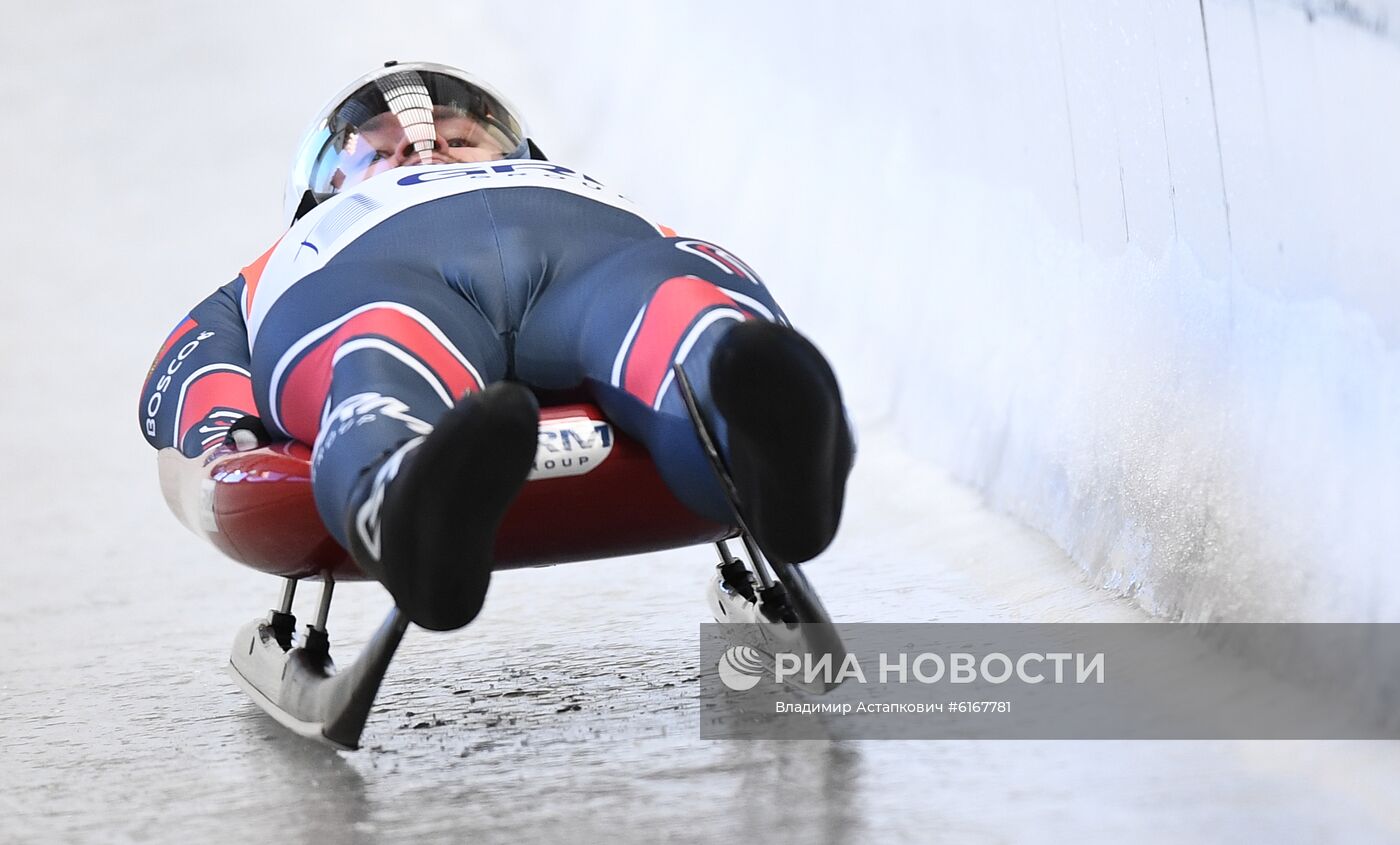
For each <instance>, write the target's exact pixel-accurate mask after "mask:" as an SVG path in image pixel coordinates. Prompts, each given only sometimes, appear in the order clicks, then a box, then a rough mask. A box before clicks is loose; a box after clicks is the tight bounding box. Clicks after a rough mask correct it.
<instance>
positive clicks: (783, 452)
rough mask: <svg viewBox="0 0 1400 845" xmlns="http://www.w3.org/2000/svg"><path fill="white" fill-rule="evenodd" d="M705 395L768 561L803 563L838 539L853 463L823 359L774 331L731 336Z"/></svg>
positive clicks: (744, 329)
mask: <svg viewBox="0 0 1400 845" xmlns="http://www.w3.org/2000/svg"><path fill="white" fill-rule="evenodd" d="M710 396H711V398H712V399H713V401H714V405H715V409H716V410H717V411H719V413H720V415H721V416H723V417H724V421H725V423H726V424H727V426H728V446H729V464H730V466H729V469H730V472H731V474H732V475H733V477H734V486H735V488H736V489H737V492H738V495H739V505H740V509H741V510H742V511H743V513H744V517H745V521H746V522H748V525H749V529H750V530H751V531H753V534H754V539H755V540H757V541H758V545H759V548H761V549H763V552H764V553H765V554H766V555H768V556H769V557H772V558H775V559H777V560H781V561H785V562H788V563H801V562H802V561H805V560H810V559H811V558H814V557H816V556H817V555H818V554H821V552H822V550H824V549H825V548H826V547H827V546H828V545H830V543H831V540H832V538H833V537H834V536H835V535H836V527H837V524H838V523H839V522H840V520H841V506H842V503H843V501H844V499H845V492H846V477H847V476H848V475H849V474H850V470H851V462H852V459H853V457H854V453H853V448H854V446H853V443H852V440H851V432H850V429H849V427H848V426H847V423H846V415H845V411H844V408H843V407H842V405H841V391H840V389H839V387H838V386H837V384H836V376H835V375H834V374H833V373H832V372H831V367H830V365H828V364H827V362H826V359H825V358H823V357H822V354H821V353H820V352H818V351H817V348H816V347H815V346H813V345H812V344H811V342H810V341H808V340H807V339H806V338H804V337H803V336H802V335H800V334H798V333H797V332H796V331H794V330H793V329H791V328H789V327H787V326H783V325H780V324H777V323H766V322H760V321H750V322H746V323H741V324H739V325H737V326H735V327H734V328H733V329H730V330H729V332H728V333H727V334H726V335H725V336H724V337H723V338H722V339H721V340H720V342H719V344H718V346H717V347H716V349H715V353H714V356H713V357H712V358H711V359H710Z"/></svg>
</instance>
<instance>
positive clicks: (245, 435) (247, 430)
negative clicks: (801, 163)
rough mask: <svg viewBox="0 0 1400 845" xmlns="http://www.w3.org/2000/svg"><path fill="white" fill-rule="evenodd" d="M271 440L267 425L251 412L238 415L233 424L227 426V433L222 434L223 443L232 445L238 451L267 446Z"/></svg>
mask: <svg viewBox="0 0 1400 845" xmlns="http://www.w3.org/2000/svg"><path fill="white" fill-rule="evenodd" d="M271 442H272V435H270V434H268V432H267V426H265V425H263V421H262V420H261V419H260V418H258V417H256V416H254V415H253V414H248V415H247V416H245V417H239V418H238V420H236V421H235V422H234V424H233V425H231V426H229V427H228V433H227V434H225V435H224V445H226V446H232V447H233V448H234V449H235V450H236V451H239V452H247V451H250V450H252V449H257V448H259V447H261V446H267V445H268V444H270V443H271Z"/></svg>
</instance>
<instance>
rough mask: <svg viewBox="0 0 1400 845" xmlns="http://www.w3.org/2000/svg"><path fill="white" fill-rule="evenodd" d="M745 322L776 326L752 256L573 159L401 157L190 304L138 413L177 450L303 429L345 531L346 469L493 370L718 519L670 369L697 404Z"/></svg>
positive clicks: (361, 465)
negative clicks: (441, 161) (640, 455)
mask: <svg viewBox="0 0 1400 845" xmlns="http://www.w3.org/2000/svg"><path fill="white" fill-rule="evenodd" d="M755 319H758V320H770V321H780V322H786V319H785V317H784V316H783V314H782V312H781V310H780V309H779V307H778V305H777V304H776V303H775V302H774V301H773V298H772V296H771V295H770V294H769V293H768V291H767V289H766V288H765V287H764V285H763V284H762V282H760V281H759V279H758V277H757V276H756V275H755V274H754V272H753V271H752V270H751V269H749V267H748V266H747V265H746V264H744V262H742V261H740V260H739V259H737V258H735V257H734V256H733V255H731V254H730V253H729V252H727V251H725V250H724V249H722V248H721V247H718V246H715V245H714V244H711V243H708V242H705V241H700V240H694V239H690V238H681V237H676V236H675V233H674V232H672V231H670V230H669V229H667V228H665V227H664V226H660V225H658V224H657V223H655V222H653V221H652V220H650V219H649V218H648V217H646V216H645V215H644V214H643V213H642V212H640V211H639V210H638V209H637V208H635V207H634V206H633V204H632V203H631V202H630V201H628V200H626V199H625V198H623V197H622V196H620V195H618V194H617V193H615V192H613V191H611V190H609V189H607V188H605V187H604V186H603V185H601V184H599V183H598V182H597V181H595V180H593V179H591V178H589V177H587V176H585V175H583V174H581V173H579V172H577V171H574V170H571V169H569V168H566V167H561V166H559V165H557V164H554V163H551V162H544V161H496V162H486V163H478V164H447V165H426V166H417V167H405V168H399V169H397V170H392V171H388V172H386V173H382V174H379V175H378V176H375V177H374V178H372V179H370V180H368V181H366V182H364V183H363V184H362V185H360V186H357V187H356V189H354V190H352V191H347V192H345V193H342V194H338V195H336V196H334V197H332V198H331V199H329V200H328V201H326V202H324V203H322V204H321V205H319V206H317V207H316V208H314V209H313V210H311V211H310V212H309V213H307V214H306V215H305V216H304V217H302V218H301V219H300V220H299V221H297V222H296V223H295V224H294V225H293V226H292V227H291V229H290V230H289V231H288V232H287V233H286V234H285V235H284V236H283V237H282V238H281V239H280V240H279V241H278V242H277V244H275V245H274V246H273V247H272V248H271V249H270V250H268V252H267V253H266V254H264V255H263V256H262V257H261V258H259V259H258V260H257V261H256V262H254V263H253V264H252V265H250V266H249V267H247V268H245V269H244V270H243V272H242V273H241V274H239V276H238V278H236V279H235V280H234V281H232V282H230V283H229V284H227V285H224V286H223V287H221V288H219V289H218V290H217V291H216V292H215V293H214V294H212V295H211V296H209V297H208V298H207V299H205V300H204V301H203V302H201V303H200V304H199V305H197V306H195V308H194V309H193V310H192V311H191V312H190V313H189V316H188V317H186V318H185V319H184V320H183V322H181V323H180V324H179V325H178V326H177V327H176V328H175V330H174V331H173V332H172V333H171V334H170V336H169V337H168V338H167V340H166V341H165V344H164V346H163V347H162V348H161V350H160V352H159V354H158V355H157V358H156V361H155V364H154V365H153V367H152V370H151V372H150V374H149V376H148V377H147V380H146V385H145V388H144V390H143V393H142V396H141V408H140V419H141V426H142V430H143V432H144V434H145V436H146V439H147V440H148V441H149V442H150V443H151V445H153V446H156V447H158V448H160V447H175V448H177V449H179V450H180V451H181V452H183V453H184V454H185V455H187V456H196V455H199V454H200V453H202V452H203V451H204V450H207V449H209V448H211V447H213V446H216V445H218V444H219V443H220V442H222V440H223V438H224V435H225V433H226V431H227V429H228V427H229V425H230V424H231V423H233V422H234V421H235V420H237V419H238V418H240V417H242V416H244V415H249V414H256V415H257V416H259V417H260V418H261V419H262V421H263V423H264V424H265V425H266V427H267V429H268V430H269V431H270V432H271V433H272V434H273V435H274V436H277V437H286V438H290V439H295V440H300V441H302V442H305V443H308V444H312V445H313V447H314V448H313V457H312V466H313V475H312V478H313V489H314V492H315V497H316V504H317V507H318V509H319V511H320V513H321V516H322V519H323V520H324V521H325V523H326V526H327V528H328V529H329V530H330V532H331V533H332V535H333V536H335V537H336V539H337V540H339V541H340V542H341V543H342V544H346V540H347V538H346V536H345V531H346V525H347V519H346V515H347V513H348V512H349V511H350V509H351V507H352V506H353V505H354V503H353V502H351V497H352V495H353V490H354V489H355V485H356V482H357V480H358V479H359V478H360V477H361V475H362V474H363V473H364V472H365V470H366V469H367V468H369V467H372V466H373V465H375V464H376V462H377V461H379V460H381V459H382V458H383V457H384V456H385V455H387V454H390V453H392V452H393V451H394V450H395V449H396V448H398V447H399V446H400V445H401V444H403V443H404V442H406V441H407V440H408V439H410V438H412V437H414V436H417V435H419V434H424V433H426V432H427V431H429V430H431V427H432V425H433V423H434V422H435V420H437V419H438V417H439V416H440V415H441V414H442V413H443V412H444V411H445V410H447V408H449V407H450V406H451V405H452V404H453V403H454V401H455V400H456V399H457V398H458V397H460V396H462V395H463V394H465V393H468V392H472V391H477V390H480V389H481V388H482V387H483V386H485V385H487V384H490V383H492V382H495V381H498V380H501V379H512V380H515V381H519V382H522V383H524V384H526V385H528V386H530V387H531V388H534V389H535V390H536V391H537V392H542V391H556V390H575V389H579V388H583V389H585V390H587V391H588V393H589V394H591V397H592V398H593V400H594V401H596V402H597V403H598V404H599V406H600V407H601V408H602V409H603V411H604V413H605V414H607V415H608V417H609V418H610V419H611V420H612V421H613V422H614V423H615V424H616V425H618V426H619V427H620V428H621V429H622V430H623V431H625V432H627V433H628V434H630V435H632V436H633V437H635V438H637V439H638V440H640V441H641V442H642V443H643V444H645V445H646V447H647V448H648V449H649V451H650V452H651V454H652V456H653V458H654V459H655V461H656V463H657V466H658V469H659V470H660V472H661V475H662V477H663V478H664V479H665V480H666V482H667V484H668V485H669V487H670V488H671V490H672V491H673V492H674V493H675V494H676V496H677V498H678V499H680V500H681V501H682V502H683V503H685V504H686V506H687V507H689V508H691V509H692V510H694V511H695V512H696V513H698V514H699V515H701V516H704V517H706V518H709V519H711V520H714V521H717V522H727V521H729V519H730V515H729V510H728V507H727V505H726V502H725V499H724V498H723V495H722V493H721V491H720V488H719V485H718V483H717V482H716V480H715V478H714V476H713V472H712V470H711V468H710V466H709V463H708V461H707V459H706V457H705V455H704V453H703V452H702V451H701V448H700V445H699V442H698V440H697V437H696V434H695V431H694V428H693V426H692V424H691V422H690V419H689V416H688V414H687V413H686V410H685V407H684V404H683V402H682V399H681V396H680V395H679V392H678V390H677V387H676V385H675V383H674V380H673V374H672V372H671V365H672V363H673V362H680V363H681V365H682V367H683V369H684V371H685V372H686V375H687V376H688V378H689V380H690V381H691V383H692V385H693V386H694V388H695V390H696V393H697V396H698V397H699V398H700V400H701V401H700V404H701V407H702V408H703V407H708V402H707V398H708V379H709V367H708V363H709V357H710V354H711V352H712V351H713V349H714V347H715V343H716V341H717V340H718V339H719V338H720V337H721V336H722V335H723V334H724V332H726V331H727V330H728V329H729V328H731V327H733V326H734V325H735V324H736V322H738V321H743V320H755ZM707 421H708V422H710V423H711V424H712V425H713V426H714V427H715V428H716V429H717V430H718V434H719V439H720V441H721V447H722V448H723V443H724V441H725V437H724V431H723V421H722V420H721V419H719V418H718V415H712V418H709V419H707Z"/></svg>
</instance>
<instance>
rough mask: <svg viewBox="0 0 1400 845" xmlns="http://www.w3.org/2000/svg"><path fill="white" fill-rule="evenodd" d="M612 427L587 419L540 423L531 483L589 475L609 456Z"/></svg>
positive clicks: (611, 443)
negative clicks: (547, 479)
mask: <svg viewBox="0 0 1400 845" xmlns="http://www.w3.org/2000/svg"><path fill="white" fill-rule="evenodd" d="M612 447H613V433H612V426H610V425H608V424H607V423H605V422H603V421H602V420H595V419H592V418H590V417H566V418H564V419H559V420H548V421H545V422H541V423H540V441H539V445H538V446H536V447H535V464H534V466H533V467H532V468H531V470H530V476H529V479H528V480H530V481H538V480H539V479H542V478H564V477H566V476H570V475H583V474H585V473H589V472H592V471H593V470H594V469H596V468H597V467H598V465H599V464H601V463H602V462H603V461H605V460H607V458H608V455H609V454H611V453H612Z"/></svg>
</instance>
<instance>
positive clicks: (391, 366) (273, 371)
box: [252, 261, 535, 627]
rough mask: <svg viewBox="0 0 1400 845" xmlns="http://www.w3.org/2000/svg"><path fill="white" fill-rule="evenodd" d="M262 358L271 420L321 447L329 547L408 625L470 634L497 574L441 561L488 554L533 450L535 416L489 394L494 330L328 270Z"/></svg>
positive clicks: (415, 294)
mask: <svg viewBox="0 0 1400 845" xmlns="http://www.w3.org/2000/svg"><path fill="white" fill-rule="evenodd" d="M252 345H253V356H252V361H253V367H252V371H253V384H254V390H255V395H256V398H257V400H258V403H259V408H260V411H261V413H262V416H263V418H264V420H265V422H266V423H267V424H268V425H269V427H270V428H272V429H274V430H276V431H280V432H282V433H285V434H286V435H287V436H289V437H292V438H295V439H297V440H301V441H303V442H306V443H311V444H313V454H312V487H313V491H314V493H315V497H316V505H317V508H318V510H319V511H320V513H321V517H322V519H323V520H324V521H325V523H326V527H327V528H328V529H329V530H330V532H331V533H332V535H333V536H335V538H336V539H337V540H339V541H340V542H341V543H342V544H343V545H345V546H346V547H347V548H348V549H350V550H351V552H352V553H353V554H354V555H355V559H356V561H357V562H358V563H359V564H360V565H361V566H362V567H363V568H365V569H366V570H367V571H368V572H369V573H370V574H372V575H374V576H375V577H376V578H378V579H379V580H380V581H381V582H383V583H384V584H385V586H386V587H388V588H389V590H390V592H392V593H393V594H394V596H395V599H396V600H397V601H398V602H399V604H400V606H401V607H403V608H404V610H405V611H407V612H408V614H409V617H410V618H411V619H413V621H415V622H417V623H419V624H420V625H425V626H426V627H456V626H458V625H460V624H465V622H466V621H469V620H470V617H472V616H475V614H476V610H477V609H479V606H480V598H481V596H483V595H484V593H485V584H486V580H487V579H489V570H490V564H489V560H487V561H486V562H485V565H484V571H478V570H481V566H480V565H479V564H481V561H475V562H474V563H473V564H472V566H468V567H465V568H464V567H462V566H452V565H450V564H455V563H456V562H457V561H456V560H455V559H453V558H452V555H451V552H450V550H445V549H444V548H443V546H447V547H448V548H449V549H450V548H451V547H452V546H454V545H459V546H462V547H464V548H463V549H462V554H464V555H467V556H470V555H472V554H475V555H476V556H477V557H480V556H481V555H482V553H483V552H482V548H483V547H484V548H485V549H486V551H487V552H489V541H490V537H489V535H490V534H493V533H494V528H495V522H497V521H499V517H500V515H501V514H502V513H504V509H505V506H506V505H507V504H508V503H509V500H510V499H511V498H513V497H514V495H515V492H516V491H518V489H519V485H520V484H523V482H524V477H525V473H526V472H528V467H529V459H530V458H531V457H533V454H534V443H535V422H534V418H533V416H532V414H533V413H534V411H533V403H532V400H530V399H529V397H528V395H527V396H525V397H524V402H525V403H526V404H528V405H529V407H525V406H524V405H523V404H522V399H521V397H520V396H519V395H510V394H509V392H508V391H506V392H505V393H504V394H503V393H502V391H503V390H504V388H502V389H498V390H494V391H488V392H486V393H484V394H483V393H479V392H480V391H482V390H483V388H484V387H485V386H486V385H487V384H488V383H490V382H493V381H496V380H498V379H500V378H501V377H502V376H503V375H504V373H505V368H506V353H505V349H504V346H503V344H502V343H501V342H500V339H499V337H498V336H497V334H496V332H495V331H494V330H493V329H492V327H491V325H490V324H489V323H488V322H487V321H486V319H485V318H484V317H483V316H482V315H481V314H480V313H478V312H477V311H476V310H474V309H473V308H472V306H471V305H470V304H469V303H468V302H467V301H466V300H465V299H464V298H463V297H461V296H460V295H459V294H457V293H456V292H454V291H453V290H452V289H451V288H449V287H448V286H447V284H446V283H445V282H444V281H443V280H442V279H441V278H439V277H433V276H427V275H418V274H415V273H414V272H412V271H410V270H407V269H405V268H404V267H403V266H401V265H397V264H378V263H373V262H367V261H353V262H341V263H334V262H333V263H331V264H330V265H328V266H327V267H325V268H323V269H321V270H319V271H317V272H315V273H312V274H311V275H309V276H307V277H306V278H304V279H302V280H301V281H298V282H297V283H296V284H295V285H293V286H292V287H291V288H290V289H289V290H288V291H287V292H286V293H284V294H282V295H281V297H280V298H279V299H278V301H277V302H276V303H275V304H274V305H273V306H272V307H271V309H270V311H269V312H268V315H267V317H266V319H265V320H264V321H263V323H262V325H261V327H260V328H259V331H258V333H257V335H256V336H255V337H254V339H253V341H252ZM522 392H523V391H522ZM468 394H472V395H473V398H468V399H464V400H462V401H461V402H459V401H458V400H459V399H460V398H461V397H463V396H464V395H468ZM477 396H479V398H476V397H477ZM483 408H484V409H485V411H484V412H483V411H482V409H483ZM502 419H505V420H507V422H505V423H502ZM434 435H436V437H435V436H434ZM492 440H497V441H503V442H500V443H498V444H496V447H497V448H494V449H493V448H492V446H491V445H490V443H489V441H492ZM522 451H523V452H524V457H523V458H521V457H520V453H521V452H522ZM423 455H429V457H428V458H426V459H424V458H423ZM501 455H505V456H506V464H507V465H502V464H501V462H500V460H498V458H499V457H500V456H501ZM516 464H520V467H519V468H518V469H519V471H518V472H517V471H516V469H517V467H516V466H515V465H516ZM517 475H518V478H516V476H517ZM439 476H441V477H439ZM497 511H499V513H498V512H497ZM483 513H484V514H485V517H484V518H480V519H478V518H477V517H479V516H481V515H482V514H483ZM469 523H470V524H471V526H473V527H472V530H471V531H470V532H468V533H469V535H470V536H465V535H463V534H462V531H465V530H466V526H468V524H469ZM488 523H489V525H487V524H488ZM483 526H487V527H483ZM444 532H445V533H444ZM482 535H486V536H485V537H484V538H483V536H482ZM463 594H469V595H467V596H466V598H465V599H464V598H463ZM478 594H479V595H478ZM464 602H465V603H464ZM473 602H474V604H473ZM464 616H465V618H462V617H464Z"/></svg>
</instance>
